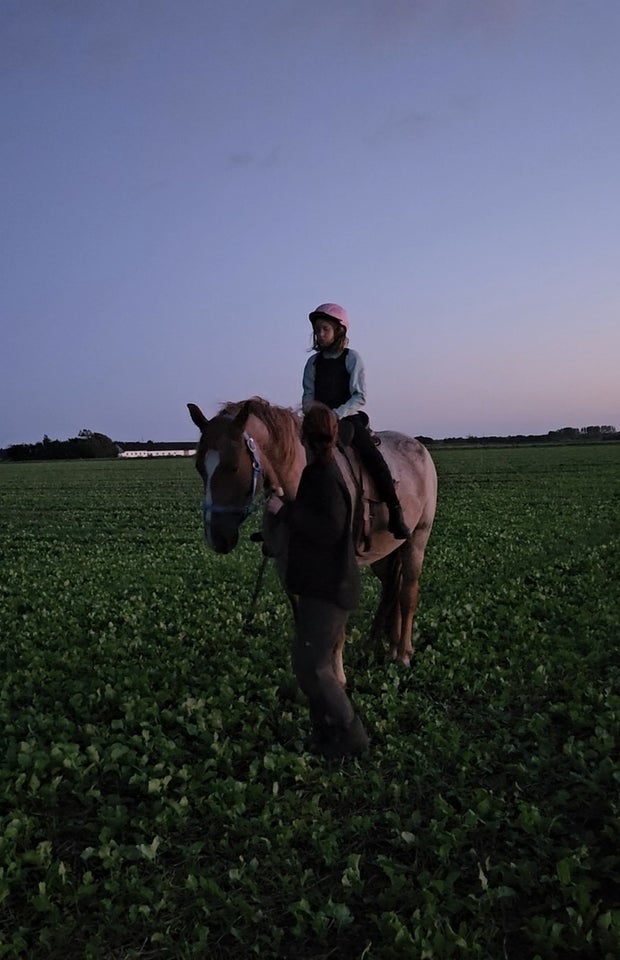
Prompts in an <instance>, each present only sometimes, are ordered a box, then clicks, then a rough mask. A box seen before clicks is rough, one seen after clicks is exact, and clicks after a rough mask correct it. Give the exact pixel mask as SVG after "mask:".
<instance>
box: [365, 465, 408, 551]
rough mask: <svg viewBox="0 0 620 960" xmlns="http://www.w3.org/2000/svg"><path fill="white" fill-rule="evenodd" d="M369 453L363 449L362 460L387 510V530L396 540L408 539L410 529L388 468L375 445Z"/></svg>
mask: <svg viewBox="0 0 620 960" xmlns="http://www.w3.org/2000/svg"><path fill="white" fill-rule="evenodd" d="M373 449H374V452H373V453H372V454H371V453H370V450H369V449H368V448H365V450H364V452H363V453H364V457H363V459H364V462H365V464H366V466H367V467H368V469H369V471H370V473H371V474H372V478H373V480H374V481H375V483H376V485H377V490H378V492H379V496H380V497H381V499H382V500H383V501H384V502H385V504H386V506H387V508H388V512H389V522H388V530H389V531H390V533H391V534H393V536H394V537H395V539H396V540H408V539H409V537H410V536H411V531H410V530H409V528H408V527H407V524H406V523H405V518H404V517H403V511H402V507H401V505H400V503H399V500H398V497H397V496H396V489H395V487H394V479H393V477H392V474H391V473H390V468H389V467H388V465H387V463H386V462H385V460H384V459H383V457H382V455H381V453H380V451H379V450H378V449H377V447H374V448H373ZM369 454H370V455H369Z"/></svg>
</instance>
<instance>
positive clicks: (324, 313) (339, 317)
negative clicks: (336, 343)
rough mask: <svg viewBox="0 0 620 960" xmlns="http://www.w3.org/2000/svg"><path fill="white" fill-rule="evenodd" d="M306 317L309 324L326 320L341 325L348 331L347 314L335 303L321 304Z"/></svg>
mask: <svg viewBox="0 0 620 960" xmlns="http://www.w3.org/2000/svg"><path fill="white" fill-rule="evenodd" d="M308 317H309V319H310V323H314V321H315V320H320V319H322V318H326V319H327V320H335V321H336V323H341V324H342V326H343V327H344V328H345V330H348V329H349V314H348V313H347V311H346V310H345V309H344V307H341V306H339V305H338V304H337V303H321V304H320V305H319V306H318V307H317V308H316V310H313V311H312V313H309V314H308Z"/></svg>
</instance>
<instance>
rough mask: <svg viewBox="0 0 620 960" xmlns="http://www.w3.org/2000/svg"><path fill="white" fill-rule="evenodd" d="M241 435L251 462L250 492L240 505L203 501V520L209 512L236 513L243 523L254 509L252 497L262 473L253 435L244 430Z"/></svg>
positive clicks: (254, 494)
mask: <svg viewBox="0 0 620 960" xmlns="http://www.w3.org/2000/svg"><path fill="white" fill-rule="evenodd" d="M242 436H243V440H244V441H245V446H246V449H247V451H248V453H249V455H250V462H251V464H252V483H251V486H250V492H249V493H248V495H247V497H246V500H245V503H244V504H243V506H241V507H235V506H227V505H226V504H219V503H207V502H206V501H205V502H203V503H202V510H203V512H204V514H205V520H206V519H207V516H208V515H209V514H214V513H215V514H222V513H236V514H238V515H239V516H240V517H241V519H240V521H239V522H240V523H243V521H244V520H246V519H247V517H249V516H250V514H251V513H253V512H254V510H256V504H255V503H254V498H255V496H256V491H257V489H258V484H259V480H260V479H261V477H262V475H263V468H262V466H261V462H260V458H259V456H258V450H257V448H256V443H255V441H254V439H253V437H251V436H250V435H249V434H248V433H246V432H245V431H244V433H243V434H242Z"/></svg>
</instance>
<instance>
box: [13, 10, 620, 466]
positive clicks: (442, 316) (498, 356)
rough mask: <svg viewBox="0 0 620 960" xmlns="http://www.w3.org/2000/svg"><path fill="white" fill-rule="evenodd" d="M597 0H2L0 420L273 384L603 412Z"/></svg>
mask: <svg viewBox="0 0 620 960" xmlns="http://www.w3.org/2000/svg"><path fill="white" fill-rule="evenodd" d="M619 50H620V3H619V2H618V0H0V78H1V82H0V110H1V117H2V136H1V138H0V163H1V169H2V180H3V190H2V198H1V200H0V222H1V238H2V239H1V243H2V249H1V257H0V323H1V330H2V338H1V347H0V447H3V446H7V445H9V444H11V443H22V442H34V441H38V440H41V438H42V436H43V434H48V435H49V436H50V437H52V438H54V439H56V438H58V439H65V438H67V437H70V436H75V435H76V434H77V432H78V431H79V430H80V429H82V428H86V429H90V430H96V431H100V432H102V433H105V434H108V435H109V436H111V437H112V438H113V439H115V440H126V441H130V440H192V439H193V438H194V437H195V435H196V430H195V427H194V426H193V424H192V423H191V422H190V420H189V416H188V414H187V410H186V406H185V405H186V403H187V401H193V402H195V403H198V404H199V405H200V406H201V407H202V409H203V410H204V412H205V413H206V414H207V415H208V416H211V415H212V414H214V413H215V412H216V410H217V408H218V406H219V405H220V404H221V403H223V402H224V401H227V400H242V399H245V398H246V397H250V396H252V395H255V394H258V395H261V396H263V397H265V398H266V399H268V400H271V401H272V402H274V403H278V404H283V405H285V406H297V405H298V404H299V402H300V400H301V375H302V369H303V365H304V363H305V361H306V359H307V356H308V350H309V347H310V342H311V338H310V324H309V321H308V312H309V311H310V310H312V309H313V308H314V307H316V306H317V305H318V304H319V303H321V302H323V301H335V302H337V303H341V304H342V305H344V306H345V307H346V308H347V310H348V312H349V314H350V317H351V331H350V332H351V347H353V348H355V349H357V350H358V351H359V352H360V353H361V355H362V357H363V359H364V362H365V365H366V376H367V386H368V395H369V396H368V406H367V410H368V413H369V415H370V417H371V422H372V424H373V426H374V427H375V428H376V429H386V428H393V429H398V430H402V431H404V432H406V433H410V434H413V435H420V434H422V435H426V436H432V437H435V438H441V437H446V436H466V435H485V434H486V435H488V434H502V435H506V434H514V433H546V432H547V431H549V430H553V429H556V428H560V427H563V426H575V427H580V426H587V425H590V424H612V425H615V426H617V427H619V428H620V376H619V370H620V309H619V308H620V199H619V198H620V188H619V180H620V173H619V170H620V54H619Z"/></svg>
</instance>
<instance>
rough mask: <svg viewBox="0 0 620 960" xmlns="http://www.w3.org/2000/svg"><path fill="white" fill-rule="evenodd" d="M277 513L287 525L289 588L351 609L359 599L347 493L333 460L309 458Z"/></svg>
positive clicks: (287, 577) (287, 583)
mask: <svg viewBox="0 0 620 960" xmlns="http://www.w3.org/2000/svg"><path fill="white" fill-rule="evenodd" d="M278 516H279V517H281V519H282V520H283V521H285V522H286V523H288V524H289V526H290V535H289V551H288V564H287V570H286V585H287V588H288V590H289V591H290V592H291V593H296V594H298V595H299V596H303V597H313V598H315V599H317V600H328V601H330V602H331V603H335V604H336V605H337V606H339V607H342V608H343V609H344V610H353V609H354V608H355V607H356V606H357V604H358V602H359V571H358V567H357V562H356V560H355V552H354V549H353V541H352V537H351V498H350V496H349V491H348V490H347V487H346V485H345V482H344V480H343V479H342V474H341V473H340V470H339V469H338V466H337V464H336V463H335V462H334V461H331V462H330V463H327V464H321V463H317V462H314V463H310V464H308V466H307V467H305V469H304V472H303V473H302V475H301V480H300V483H299V489H298V491H297V497H296V499H295V501H294V502H293V503H289V504H286V505H285V506H284V507H283V508H282V510H281V511H280V513H279V514H278Z"/></svg>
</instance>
